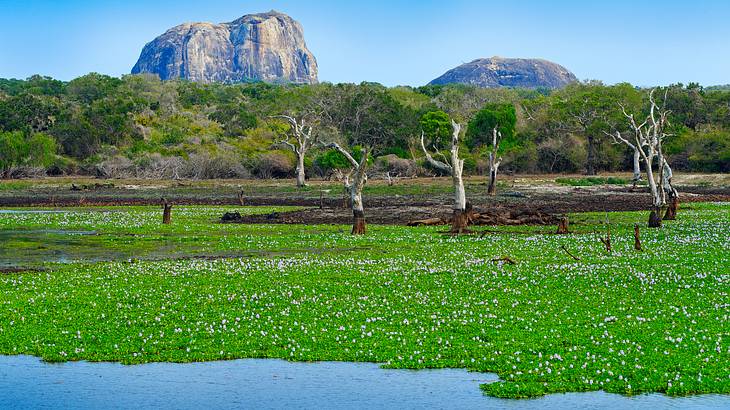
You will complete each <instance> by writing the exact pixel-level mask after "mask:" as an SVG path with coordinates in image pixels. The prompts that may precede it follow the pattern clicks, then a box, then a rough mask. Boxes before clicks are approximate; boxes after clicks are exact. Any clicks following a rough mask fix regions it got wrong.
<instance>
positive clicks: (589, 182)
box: [555, 177, 629, 186]
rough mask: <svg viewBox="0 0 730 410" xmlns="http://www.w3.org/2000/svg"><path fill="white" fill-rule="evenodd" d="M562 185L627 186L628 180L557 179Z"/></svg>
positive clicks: (593, 178) (596, 178)
mask: <svg viewBox="0 0 730 410" xmlns="http://www.w3.org/2000/svg"><path fill="white" fill-rule="evenodd" d="M555 182H556V183H558V184H560V185H570V186H594V185H626V184H628V183H629V181H628V180H626V179H623V178H619V177H608V178H602V177H586V178H555Z"/></svg>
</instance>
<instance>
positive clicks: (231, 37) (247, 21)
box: [132, 11, 317, 84]
mask: <svg viewBox="0 0 730 410" xmlns="http://www.w3.org/2000/svg"><path fill="white" fill-rule="evenodd" d="M138 73H154V74H157V75H159V76H160V78H161V79H163V80H168V79H174V78H184V79H188V80H191V81H197V82H203V83H210V82H225V83H232V82H242V81H266V82H272V83H284V82H291V83H310V84H311V83H316V82H317V60H316V59H315V58H314V55H312V53H311V52H310V51H309V50H308V49H307V45H306V44H305V42H304V33H303V30H302V26H301V24H299V23H298V22H297V21H295V20H294V19H292V18H291V17H289V16H287V15H286V14H282V13H279V12H276V11H270V12H268V13H261V14H249V15H246V16H243V17H241V18H239V19H237V20H235V21H232V22H230V23H222V24H211V23H185V24H181V25H179V26H177V27H173V28H171V29H170V30H167V32H165V33H164V34H163V35H161V36H159V37H157V38H156V39H154V40H152V42H150V43H148V44H147V45H146V46H145V47H144V48H143V49H142V54H141V55H140V57H139V60H138V61H137V64H135V65H134V68H132V74H138Z"/></svg>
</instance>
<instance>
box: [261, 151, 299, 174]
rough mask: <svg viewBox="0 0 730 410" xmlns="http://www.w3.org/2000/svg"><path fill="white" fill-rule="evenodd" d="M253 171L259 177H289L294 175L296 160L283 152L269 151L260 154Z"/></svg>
mask: <svg viewBox="0 0 730 410" xmlns="http://www.w3.org/2000/svg"><path fill="white" fill-rule="evenodd" d="M253 171H254V174H255V175H256V176H257V177H259V178H287V177H291V176H292V175H294V161H292V159H291V158H290V157H289V156H288V155H286V154H284V153H282V152H278V151H272V152H267V153H264V154H261V155H259V156H258V158H257V161H256V165H255V168H254V170H253Z"/></svg>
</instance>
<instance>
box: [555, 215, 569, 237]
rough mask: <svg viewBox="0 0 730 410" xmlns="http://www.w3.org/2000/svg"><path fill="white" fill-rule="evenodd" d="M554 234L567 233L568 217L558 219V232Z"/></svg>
mask: <svg viewBox="0 0 730 410" xmlns="http://www.w3.org/2000/svg"><path fill="white" fill-rule="evenodd" d="M555 233H556V234H567V233H569V231H568V217H567V216H564V217H562V218H560V221H559V222H558V230H557V231H556V232H555Z"/></svg>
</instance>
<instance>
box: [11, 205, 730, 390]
mask: <svg viewBox="0 0 730 410" xmlns="http://www.w3.org/2000/svg"><path fill="white" fill-rule="evenodd" d="M224 209H232V208H231V207H227V208H220V207H176V208H174V211H173V224H172V225H171V226H163V225H161V224H160V221H159V219H160V210H159V209H158V208H156V207H154V208H145V207H135V208H123V209H118V211H119V212H86V211H85V210H82V209H79V210H75V211H74V212H71V213H65V214H0V230H37V229H67V230H95V231H96V232H97V233H98V235H96V236H89V237H86V236H84V237H82V238H80V239H79V240H80V241H85V240H89V241H92V240H93V241H101V242H104V243H105V244H104V245H103V246H105V247H108V248H109V249H112V248H113V247H114V246H116V245H119V246H125V247H134V246H135V245H140V246H143V245H142V244H147V243H148V241H150V238H152V239H153V240H152V242H154V239H157V238H160V237H163V236H165V237H168V238H170V239H171V240H172V241H174V242H179V243H188V242H193V243H196V244H197V245H196V246H197V247H198V249H202V250H204V251H206V252H211V253H215V252H233V251H235V252H250V253H251V255H254V256H251V257H244V258H229V259H220V260H167V261H145V260H141V261H136V262H125V261H115V262H101V263H74V264H44V265H43V266H44V267H45V268H47V269H48V270H46V271H42V272H34V273H31V272H28V273H22V274H0V353H2V354H30V355H35V356H39V357H42V358H43V359H45V360H48V361H67V360H90V361H120V362H122V363H128V364H132V363H144V362H152V361H171V362H190V361H202V360H221V359H234V358H247V357H257V358H284V359H288V360H296V361H313V360H343V361H369V362H378V363H383V365H384V366H386V367H393V368H411V369H420V368H444V367H453V368H467V369H470V370H475V371H487V372H495V373H497V374H498V375H499V376H500V378H501V380H500V381H499V382H496V383H491V384H487V385H483V386H482V388H483V390H484V392H485V393H486V394H488V395H492V396H497V397H510V398H518V397H532V396H539V395H543V394H547V393H554V392H566V391H589V390H605V391H608V392H616V393H621V394H638V393H643V392H663V393H667V394H670V395H688V394H698V393H725V394H727V393H730V343H729V340H730V326H729V324H728V317H729V314H730V307H729V306H730V297H729V296H728V293H729V292H730V285H729V282H730V272H729V271H728V266H730V242H728V239H727V238H728V236H729V235H730V204H727V203H725V204H692V205H691V208H690V209H683V210H682V211H681V213H680V220H678V221H675V222H667V223H666V224H665V226H664V227H663V228H661V229H655V230H650V229H642V231H641V234H642V240H643V244H644V249H645V250H644V251H643V252H636V251H634V250H633V224H634V223H636V222H640V223H642V226H643V225H644V223H645V220H646V214H645V213H630V212H629V213H612V214H611V217H610V220H611V223H612V237H613V247H614V252H613V253H612V254H607V253H606V252H605V250H604V248H603V246H602V244H601V243H600V242H599V241H598V239H597V236H596V234H594V233H592V232H593V231H598V232H603V231H604V229H605V227H604V226H602V225H601V223H602V221H603V220H604V219H605V214H603V213H596V214H579V215H571V217H570V218H571V223H572V225H571V227H572V228H574V229H575V230H576V231H578V232H579V233H578V234H574V235H569V236H556V235H551V234H543V233H542V232H546V231H548V229H546V228H540V227H510V228H509V229H510V230H511V231H513V233H512V234H510V233H509V232H508V231H507V228H494V227H490V228H489V229H490V230H499V231H502V232H504V233H503V234H489V235H486V236H484V237H483V238H479V237H475V236H462V237H451V236H445V235H442V234H440V233H439V232H438V231H439V230H441V229H443V228H440V227H421V228H405V227H394V226H370V227H369V232H368V235H366V236H363V237H353V236H350V235H349V234H348V231H349V230H348V227H344V226H330V225H326V226H325V225H321V226H301V225H300V226H283V225H222V224H214V223H211V222H213V221H214V220H215V218H216V217H217V216H218V215H219V214H220V213H221V211H223V210H224ZM246 211H247V212H254V211H255V210H254V209H251V208H248V209H247V210H246ZM266 211H269V209H267V210H266ZM551 230H552V229H550V231H551ZM514 231H518V232H521V234H515V233H514ZM144 246H147V245H144ZM561 246H565V247H566V248H567V249H569V250H570V251H571V253H573V254H576V255H578V256H579V257H580V258H581V260H580V261H574V260H573V259H571V258H570V257H569V256H568V255H567V254H566V253H565V252H564V251H563V250H562V249H561ZM105 249H106V248H105ZM256 255H258V256H256ZM501 256H510V257H511V258H513V259H515V260H516V261H517V264H516V265H502V264H499V263H493V262H491V259H492V258H496V257H501Z"/></svg>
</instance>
